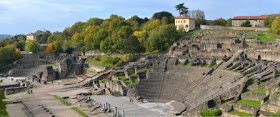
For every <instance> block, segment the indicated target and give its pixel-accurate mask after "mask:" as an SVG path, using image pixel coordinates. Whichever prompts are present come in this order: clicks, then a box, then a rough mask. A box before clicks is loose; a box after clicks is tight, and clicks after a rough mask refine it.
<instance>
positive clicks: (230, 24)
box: [226, 18, 232, 26]
mask: <svg viewBox="0 0 280 117" xmlns="http://www.w3.org/2000/svg"><path fill="white" fill-rule="evenodd" d="M226 26H232V19H231V18H230V19H228V20H227V25H226Z"/></svg>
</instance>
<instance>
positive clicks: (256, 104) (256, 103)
mask: <svg viewBox="0 0 280 117" xmlns="http://www.w3.org/2000/svg"><path fill="white" fill-rule="evenodd" d="M236 104H240V105H248V106H254V107H261V102H260V101H254V100H239V101H237V102H236Z"/></svg>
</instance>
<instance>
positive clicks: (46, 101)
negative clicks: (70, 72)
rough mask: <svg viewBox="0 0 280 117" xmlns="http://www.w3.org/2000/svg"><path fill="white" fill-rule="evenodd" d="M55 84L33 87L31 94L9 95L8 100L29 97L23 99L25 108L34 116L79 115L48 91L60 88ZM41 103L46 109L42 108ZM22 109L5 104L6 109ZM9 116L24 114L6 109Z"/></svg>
mask: <svg viewBox="0 0 280 117" xmlns="http://www.w3.org/2000/svg"><path fill="white" fill-rule="evenodd" d="M60 88H61V87H60V86H57V85H53V84H50V85H44V86H41V87H39V88H35V89H33V94H22V95H15V97H10V98H9V99H7V101H8V100H15V99H21V98H24V97H31V99H30V100H27V101H23V103H24V104H25V105H26V106H27V108H28V109H29V110H30V111H31V112H32V113H33V114H34V116H35V117H50V116H51V115H52V114H54V115H55V116H56V117H81V116H80V115H79V114H78V113H76V112H75V111H73V110H72V109H71V107H70V106H65V105H63V104H62V103H61V102H60V101H59V100H57V99H55V98H54V97H53V95H51V94H50V93H51V92H53V91H57V90H60ZM41 105H43V106H44V107H45V108H47V110H48V111H47V110H45V109H44V108H42V106H41ZM17 109H19V111H21V110H22V109H20V108H18V107H15V106H10V105H8V106H7V110H17ZM8 113H9V115H10V117H25V115H21V116H19V115H13V111H8Z"/></svg>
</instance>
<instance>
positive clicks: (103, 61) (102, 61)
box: [88, 55, 123, 68]
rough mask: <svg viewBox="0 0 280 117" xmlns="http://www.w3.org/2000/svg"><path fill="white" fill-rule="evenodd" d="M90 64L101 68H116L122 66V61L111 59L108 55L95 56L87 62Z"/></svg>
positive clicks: (116, 58) (115, 58) (117, 58)
mask: <svg viewBox="0 0 280 117" xmlns="http://www.w3.org/2000/svg"><path fill="white" fill-rule="evenodd" d="M88 62H89V63H90V64H94V65H98V66H102V67H113V68H114V67H117V66H120V65H121V64H123V61H122V60H121V59H120V58H119V57H112V56H108V55H104V56H95V57H93V58H90V59H89V60H88Z"/></svg>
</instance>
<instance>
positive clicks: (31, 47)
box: [24, 40, 41, 53]
mask: <svg viewBox="0 0 280 117" xmlns="http://www.w3.org/2000/svg"><path fill="white" fill-rule="evenodd" d="M24 49H25V51H26V52H32V53H37V52H39V51H41V46H40V44H39V43H38V42H37V41H36V40H27V42H26V44H25V48H24Z"/></svg>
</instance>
